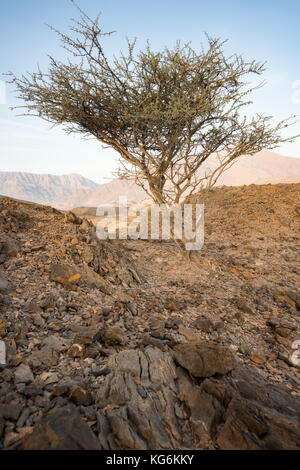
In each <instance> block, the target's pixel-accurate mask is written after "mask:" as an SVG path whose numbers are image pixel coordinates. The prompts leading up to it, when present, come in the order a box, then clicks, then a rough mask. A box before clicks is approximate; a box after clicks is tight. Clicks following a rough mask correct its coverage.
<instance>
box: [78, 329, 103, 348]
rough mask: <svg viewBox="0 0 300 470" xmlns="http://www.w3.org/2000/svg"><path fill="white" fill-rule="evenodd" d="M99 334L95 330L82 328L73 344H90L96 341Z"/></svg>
mask: <svg viewBox="0 0 300 470" xmlns="http://www.w3.org/2000/svg"><path fill="white" fill-rule="evenodd" d="M100 335H101V332H100V331H99V330H98V329H95V328H82V329H81V331H80V332H79V333H77V334H76V336H75V342H76V343H81V344H92V343H94V342H95V341H98V339H99V338H100Z"/></svg>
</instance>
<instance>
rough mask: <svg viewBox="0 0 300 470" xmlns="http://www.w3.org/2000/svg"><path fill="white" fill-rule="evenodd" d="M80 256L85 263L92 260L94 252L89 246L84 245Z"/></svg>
mask: <svg viewBox="0 0 300 470" xmlns="http://www.w3.org/2000/svg"><path fill="white" fill-rule="evenodd" d="M82 258H83V259H84V261H85V262H86V263H87V264H90V263H92V262H93V260H94V252H93V250H92V248H91V247H90V246H87V247H85V249H84V250H83V253H82Z"/></svg>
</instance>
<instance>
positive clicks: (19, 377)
mask: <svg viewBox="0 0 300 470" xmlns="http://www.w3.org/2000/svg"><path fill="white" fill-rule="evenodd" d="M33 380H34V376H33V373H32V371H31V369H30V367H29V366H28V365H27V364H20V365H19V366H18V367H17V369H16V370H15V383H16V384H18V383H24V384H28V383H30V382H33Z"/></svg>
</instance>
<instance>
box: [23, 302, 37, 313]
mask: <svg viewBox="0 0 300 470" xmlns="http://www.w3.org/2000/svg"><path fill="white" fill-rule="evenodd" d="M24 310H25V312H29V313H37V314H39V313H40V312H41V307H40V306H39V305H38V303H37V302H36V301H35V300H29V301H28V302H26V304H25V305H24Z"/></svg>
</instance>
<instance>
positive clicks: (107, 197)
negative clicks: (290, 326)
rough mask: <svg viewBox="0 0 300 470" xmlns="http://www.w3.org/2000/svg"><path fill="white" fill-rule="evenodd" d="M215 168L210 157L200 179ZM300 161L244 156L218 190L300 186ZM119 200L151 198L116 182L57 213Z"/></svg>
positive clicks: (62, 205)
mask: <svg viewBox="0 0 300 470" xmlns="http://www.w3.org/2000/svg"><path fill="white" fill-rule="evenodd" d="M215 166H216V159H215V157H214V156H212V157H210V158H209V159H208V160H207V162H206V163H205V165H203V167H202V168H201V171H199V178H200V177H201V176H203V175H204V174H205V172H207V171H208V170H209V168H211V169H214V168H215ZM299 182H300V158H290V157H284V156H282V155H279V154H277V153H274V152H269V151H267V150H263V151H261V152H259V153H257V154H255V155H253V156H249V155H244V156H241V157H240V158H239V159H238V160H237V162H236V163H235V164H234V165H233V166H232V167H231V168H230V169H229V170H228V171H227V172H225V173H224V174H223V175H222V176H221V177H220V179H219V181H218V184H217V186H223V185H225V186H243V185H250V184H268V183H273V184H276V183H299ZM119 196H126V197H127V200H128V202H130V201H135V202H140V201H142V200H143V199H145V198H149V196H148V195H147V194H146V193H145V192H144V191H143V190H142V189H141V188H139V187H138V186H137V185H136V184H134V183H133V182H130V181H122V180H119V179H114V180H112V181H111V182H110V183H106V184H103V185H101V186H99V187H98V188H97V189H96V190H89V191H84V192H82V191H81V192H80V193H77V194H72V195H71V196H69V197H67V198H65V199H62V200H60V201H58V202H56V203H55V207H57V208H58V209H72V208H75V207H97V206H99V205H100V204H112V203H114V202H117V201H118V198H119Z"/></svg>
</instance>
